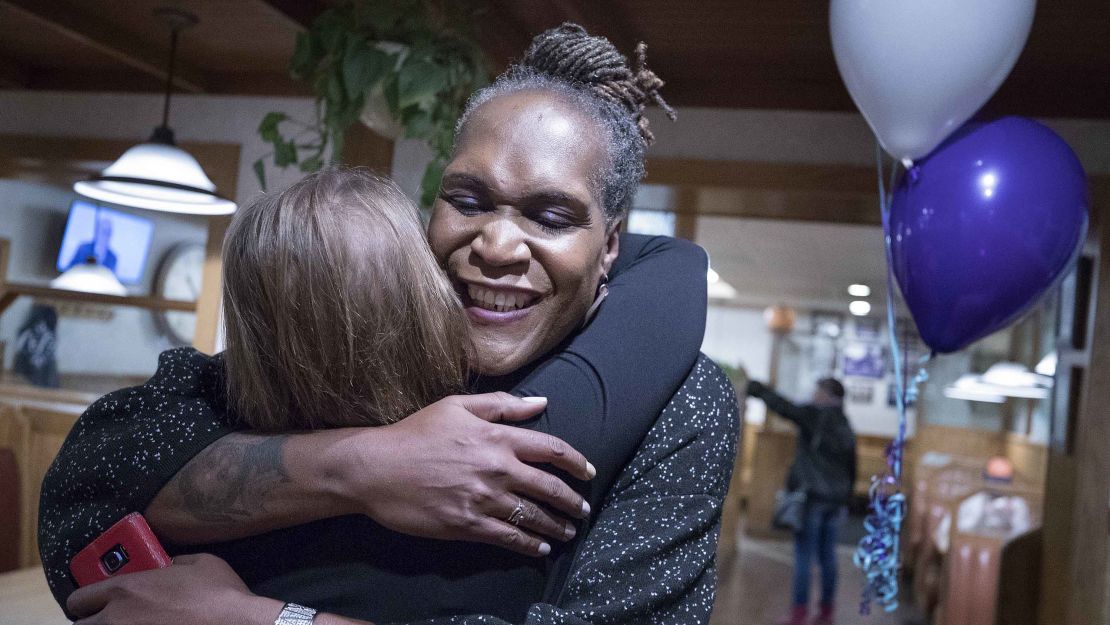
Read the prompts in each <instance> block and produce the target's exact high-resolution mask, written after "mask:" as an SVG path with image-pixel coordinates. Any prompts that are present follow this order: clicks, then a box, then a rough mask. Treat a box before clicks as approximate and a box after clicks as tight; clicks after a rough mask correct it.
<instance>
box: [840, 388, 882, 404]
mask: <svg viewBox="0 0 1110 625" xmlns="http://www.w3.org/2000/svg"><path fill="white" fill-rule="evenodd" d="M845 391H846V394H847V396H848V403H850V404H870V403H871V402H872V401H874V399H875V387H874V385H872V384H849V385H848V388H847V389H845Z"/></svg>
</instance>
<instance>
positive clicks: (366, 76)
mask: <svg viewBox="0 0 1110 625" xmlns="http://www.w3.org/2000/svg"><path fill="white" fill-rule="evenodd" d="M392 66H393V57H392V55H390V54H387V53H385V52H383V51H381V50H378V49H377V48H369V47H366V43H365V42H363V43H362V44H361V46H360V45H359V44H357V43H356V44H355V45H354V46H349V47H348V50H347V55H346V56H345V57H344V59H343V84H344V86H345V87H346V88H347V94H348V95H349V96H353V95H355V94H365V93H366V92H367V91H368V90H370V89H371V88H372V87H373V86H374V85H376V84H378V83H379V82H381V80H382V78H383V77H384V76H385V74H386V73H387V72H389V70H390V68H391V67H392Z"/></svg>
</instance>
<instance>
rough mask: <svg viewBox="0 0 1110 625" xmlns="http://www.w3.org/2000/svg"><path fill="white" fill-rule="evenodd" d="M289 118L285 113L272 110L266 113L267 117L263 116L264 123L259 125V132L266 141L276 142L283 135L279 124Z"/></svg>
mask: <svg viewBox="0 0 1110 625" xmlns="http://www.w3.org/2000/svg"><path fill="white" fill-rule="evenodd" d="M287 119H289V116H288V115H286V114H285V113H279V112H277V111H272V112H269V113H266V117H263V118H262V123H261V124H259V125H258V134H259V136H260V137H262V140H263V141H265V142H266V143H274V142H276V141H279V140H280V138H281V135H280V134H279V133H278V124H280V123H281V122H283V121H285V120H287Z"/></svg>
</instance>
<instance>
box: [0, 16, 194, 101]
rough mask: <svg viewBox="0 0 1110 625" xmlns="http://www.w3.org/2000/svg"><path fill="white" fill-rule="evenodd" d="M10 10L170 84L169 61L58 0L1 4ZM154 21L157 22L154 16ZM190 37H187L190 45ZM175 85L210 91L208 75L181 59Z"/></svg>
mask: <svg viewBox="0 0 1110 625" xmlns="http://www.w3.org/2000/svg"><path fill="white" fill-rule="evenodd" d="M0 5H3V6H5V7H7V8H9V9H10V10H12V11H14V12H16V13H19V14H20V15H21V16H23V17H25V18H28V19H31V20H33V21H35V22H37V23H39V24H41V25H42V26H43V28H44V29H45V30H46V31H48V32H51V33H53V34H55V35H58V36H61V37H65V38H67V39H69V40H71V41H74V42H77V43H80V44H82V45H84V46H87V47H88V48H90V49H92V50H95V51H97V52H99V53H101V54H104V55H107V56H109V57H111V58H113V59H115V60H116V61H119V62H120V63H122V64H124V65H127V66H128V67H131V68H133V69H136V70H138V71H140V72H142V73H144V74H148V75H150V76H154V77H155V78H157V79H158V80H162V81H164V80H166V77H167V76H166V74H167V72H166V61H167V59H165V58H160V57H162V56H163V55H161V54H158V53H157V51H156V50H155V49H152V48H151V47H150V46H148V45H143V44H141V43H138V42H135V41H134V39H135V37H134V35H132V34H130V33H127V32H124V31H122V30H120V29H118V28H116V27H114V26H112V25H111V24H108V23H105V22H101V21H98V20H96V19H95V18H91V17H90V16H88V15H80V14H77V13H75V12H74V11H73V9H72V7H70V6H64V5H62V3H60V2H57V1H56V0H0ZM151 19H155V18H154V16H153V15H152V16H151ZM187 37H188V35H186V41H187ZM174 85H175V86H176V87H177V88H178V89H181V90H184V91H190V92H193V93H204V92H206V91H208V87H207V80H206V78H205V75H204V74H203V73H202V72H201V71H199V70H198V69H196V68H194V67H191V66H189V65H188V64H187V63H183V62H182V61H181V59H180V58H179V59H177V62H176V68H175V69H174Z"/></svg>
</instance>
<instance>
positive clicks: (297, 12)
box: [255, 0, 327, 32]
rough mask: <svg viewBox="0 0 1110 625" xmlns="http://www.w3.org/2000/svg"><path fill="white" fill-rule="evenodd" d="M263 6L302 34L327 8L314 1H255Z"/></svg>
mask: <svg viewBox="0 0 1110 625" xmlns="http://www.w3.org/2000/svg"><path fill="white" fill-rule="evenodd" d="M255 1H256V2H259V3H260V4H262V5H263V6H266V7H269V8H270V10H272V11H273V12H274V13H276V14H278V15H280V16H281V17H283V18H285V20H286V21H287V22H288V23H289V25H290V26H292V27H293V29H294V30H296V31H298V32H301V31H304V30H306V29H308V28H309V27H310V26H312V22H314V21H316V18H317V17H319V16H320V14H321V13H323V12H324V11H325V10H326V9H327V7H325V6H322V5H321V4H320V3H319V2H315V1H314V0H255Z"/></svg>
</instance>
